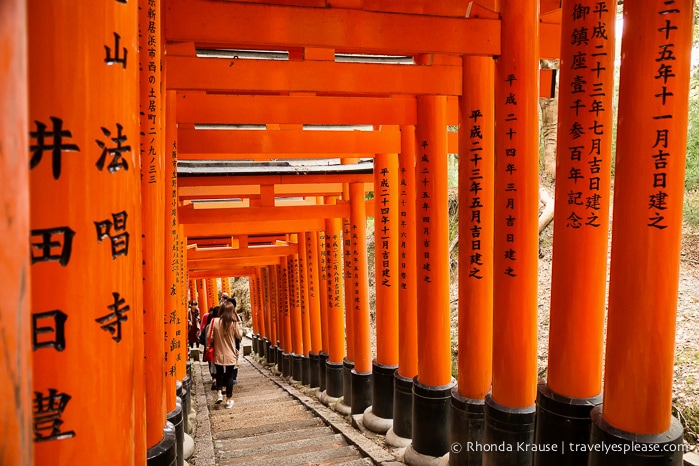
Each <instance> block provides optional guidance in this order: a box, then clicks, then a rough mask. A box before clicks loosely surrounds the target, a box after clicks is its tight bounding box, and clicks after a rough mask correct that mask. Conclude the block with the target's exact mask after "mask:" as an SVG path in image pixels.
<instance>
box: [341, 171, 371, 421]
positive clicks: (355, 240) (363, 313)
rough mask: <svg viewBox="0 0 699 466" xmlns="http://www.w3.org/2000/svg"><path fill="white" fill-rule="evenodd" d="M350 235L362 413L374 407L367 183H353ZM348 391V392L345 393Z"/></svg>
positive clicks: (354, 408)
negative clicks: (365, 195) (365, 188)
mask: <svg viewBox="0 0 699 466" xmlns="http://www.w3.org/2000/svg"><path fill="white" fill-rule="evenodd" d="M349 194H350V230H351V232H350V235H351V242H352V253H353V254H356V255H355V256H354V257H353V258H352V263H353V269H354V270H353V271H352V275H353V280H354V283H353V289H354V293H355V297H356V298H355V300H354V306H353V309H351V310H346V312H352V313H353V316H352V321H353V323H354V361H353V368H352V370H351V374H352V375H351V379H352V382H351V390H352V400H351V412H352V414H362V413H363V412H364V410H365V409H367V408H368V407H369V406H370V405H371V340H370V338H371V335H370V333H371V327H370V323H369V264H368V262H367V253H366V250H367V248H366V243H367V241H366V203H365V202H364V183H350V185H349ZM345 391H346V390H345Z"/></svg>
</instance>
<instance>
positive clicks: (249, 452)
mask: <svg viewBox="0 0 699 466" xmlns="http://www.w3.org/2000/svg"><path fill="white" fill-rule="evenodd" d="M250 358H251V357H250V356H248V357H246V358H241V361H240V364H239V372H238V385H236V387H235V389H234V391H233V399H234V400H235V404H234V406H233V408H232V409H225V407H224V404H218V405H217V404H215V403H214V402H215V400H216V392H215V391H213V390H210V388H211V378H210V376H209V371H208V367H207V366H206V364H205V363H201V364H200V363H198V362H195V363H194V365H193V372H196V373H195V375H194V379H195V382H198V383H195V387H196V390H197V392H196V398H197V400H198V409H197V411H198V415H197V418H198V428H197V436H196V438H195V445H196V446H195V454H194V456H193V457H192V458H190V460H189V464H192V465H197V466H204V465H205V466H209V465H213V464H216V465H221V466H225V465H243V464H244V465H252V466H256V465H318V466H319V465H347V466H355V465H357V466H358V465H370V464H375V462H374V461H373V460H372V459H371V458H370V457H368V456H367V455H366V454H364V453H363V452H362V451H361V450H360V449H359V448H357V446H356V445H354V444H353V443H352V442H349V441H348V438H347V437H346V436H345V435H344V434H343V433H341V432H340V431H338V429H337V428H333V427H332V426H331V425H329V423H328V422H327V419H326V418H325V417H324V416H319V415H318V413H317V412H316V411H314V410H313V409H310V408H309V407H308V403H307V402H302V401H301V400H300V399H299V398H298V397H294V396H292V394H291V393H290V389H289V388H287V387H285V386H284V384H285V382H281V383H280V382H278V381H276V380H275V379H277V378H278V377H274V376H272V375H271V374H270V373H269V372H268V370H267V369H264V368H261V366H260V365H259V364H258V363H257V362H256V361H254V360H253V359H250ZM280 380H281V379H280ZM202 392H203V393H202ZM204 398H205V400H206V401H205V405H204ZM205 417H208V423H209V425H208V426H206V422H205V421H206V419H204V418H205ZM202 421H204V422H202ZM340 421H341V422H345V421H344V420H342V419H341V418H340ZM207 427H208V428H207ZM342 430H344V429H342ZM208 436H210V440H209V439H208V438H207V437H208ZM207 441H208V442H210V443H211V445H210V446H209V448H207Z"/></svg>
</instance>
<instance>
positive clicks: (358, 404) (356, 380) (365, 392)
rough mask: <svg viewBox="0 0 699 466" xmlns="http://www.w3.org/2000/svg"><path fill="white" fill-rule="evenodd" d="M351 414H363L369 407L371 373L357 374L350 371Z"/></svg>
mask: <svg viewBox="0 0 699 466" xmlns="http://www.w3.org/2000/svg"><path fill="white" fill-rule="evenodd" d="M350 377H351V378H352V387H351V389H352V404H351V405H350V406H351V407H352V411H351V413H352V414H363V413H364V410H366V409H367V408H368V407H369V406H371V379H372V374H371V372H363V373H359V372H357V371H355V370H354V369H352V372H351V373H350ZM345 404H347V402H345Z"/></svg>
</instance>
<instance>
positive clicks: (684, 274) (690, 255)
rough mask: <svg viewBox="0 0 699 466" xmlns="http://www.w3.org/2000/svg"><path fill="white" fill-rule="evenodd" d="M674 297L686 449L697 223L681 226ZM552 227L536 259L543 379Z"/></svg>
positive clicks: (698, 308) (695, 423) (696, 403)
mask: <svg viewBox="0 0 699 466" xmlns="http://www.w3.org/2000/svg"><path fill="white" fill-rule="evenodd" d="M683 230H684V231H683V235H682V252H681V261H680V280H679V290H678V296H677V331H676V338H675V374H674V387H673V414H674V415H675V416H676V417H677V418H678V419H680V421H681V422H682V424H683V426H684V428H685V441H686V443H688V445H689V447H690V449H692V450H699V325H698V324H699V226H693V227H690V226H688V225H685V227H684V229H683ZM551 233H552V229H551V227H550V226H549V227H548V228H547V229H546V231H544V232H543V234H542V239H541V242H540V245H541V250H540V260H539V375H540V377H541V378H545V374H546V365H547V351H548V325H549V304H550V299H551V298H550V296H551V295H550V293H551V255H552V244H551V242H552V240H551Z"/></svg>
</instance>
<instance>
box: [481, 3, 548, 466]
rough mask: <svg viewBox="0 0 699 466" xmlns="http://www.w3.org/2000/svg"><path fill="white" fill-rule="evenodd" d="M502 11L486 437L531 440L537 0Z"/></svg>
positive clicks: (491, 458)
mask: <svg viewBox="0 0 699 466" xmlns="http://www.w3.org/2000/svg"><path fill="white" fill-rule="evenodd" d="M501 17H502V20H501V23H502V34H501V38H502V40H501V42H502V53H501V55H500V57H498V59H497V62H496V65H495V125H496V128H497V129H496V132H495V217H494V218H495V225H494V227H495V237H494V246H493V254H494V259H493V288H494V296H493V322H494V327H493V387H492V396H490V395H489V396H487V397H486V404H485V413H486V425H485V435H484V442H487V443H501V442H505V443H516V442H525V443H531V442H532V441H533V440H534V418H535V406H534V402H535V400H536V384H537V357H536V356H537V355H536V348H537V345H536V343H537V288H538V281H537V262H538V249H539V243H538V207H539V190H538V179H539V157H538V147H539V137H538V121H539V117H538V96H539V84H538V82H539V81H538V79H539V45H538V44H539V43H538V41H537V40H536V38H537V37H538V25H539V18H538V1H537V0H506V1H503V2H501ZM513 31H517V34H513V33H512V32H513ZM512 453H514V457H513V455H512ZM531 456H532V453H531V452H529V451H524V452H522V451H515V452H499V451H490V452H484V454H483V460H484V464H489V465H505V464H507V465H511V464H513V461H518V463H517V464H525V463H527V462H528V461H531ZM519 461H521V462H522V463H519Z"/></svg>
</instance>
